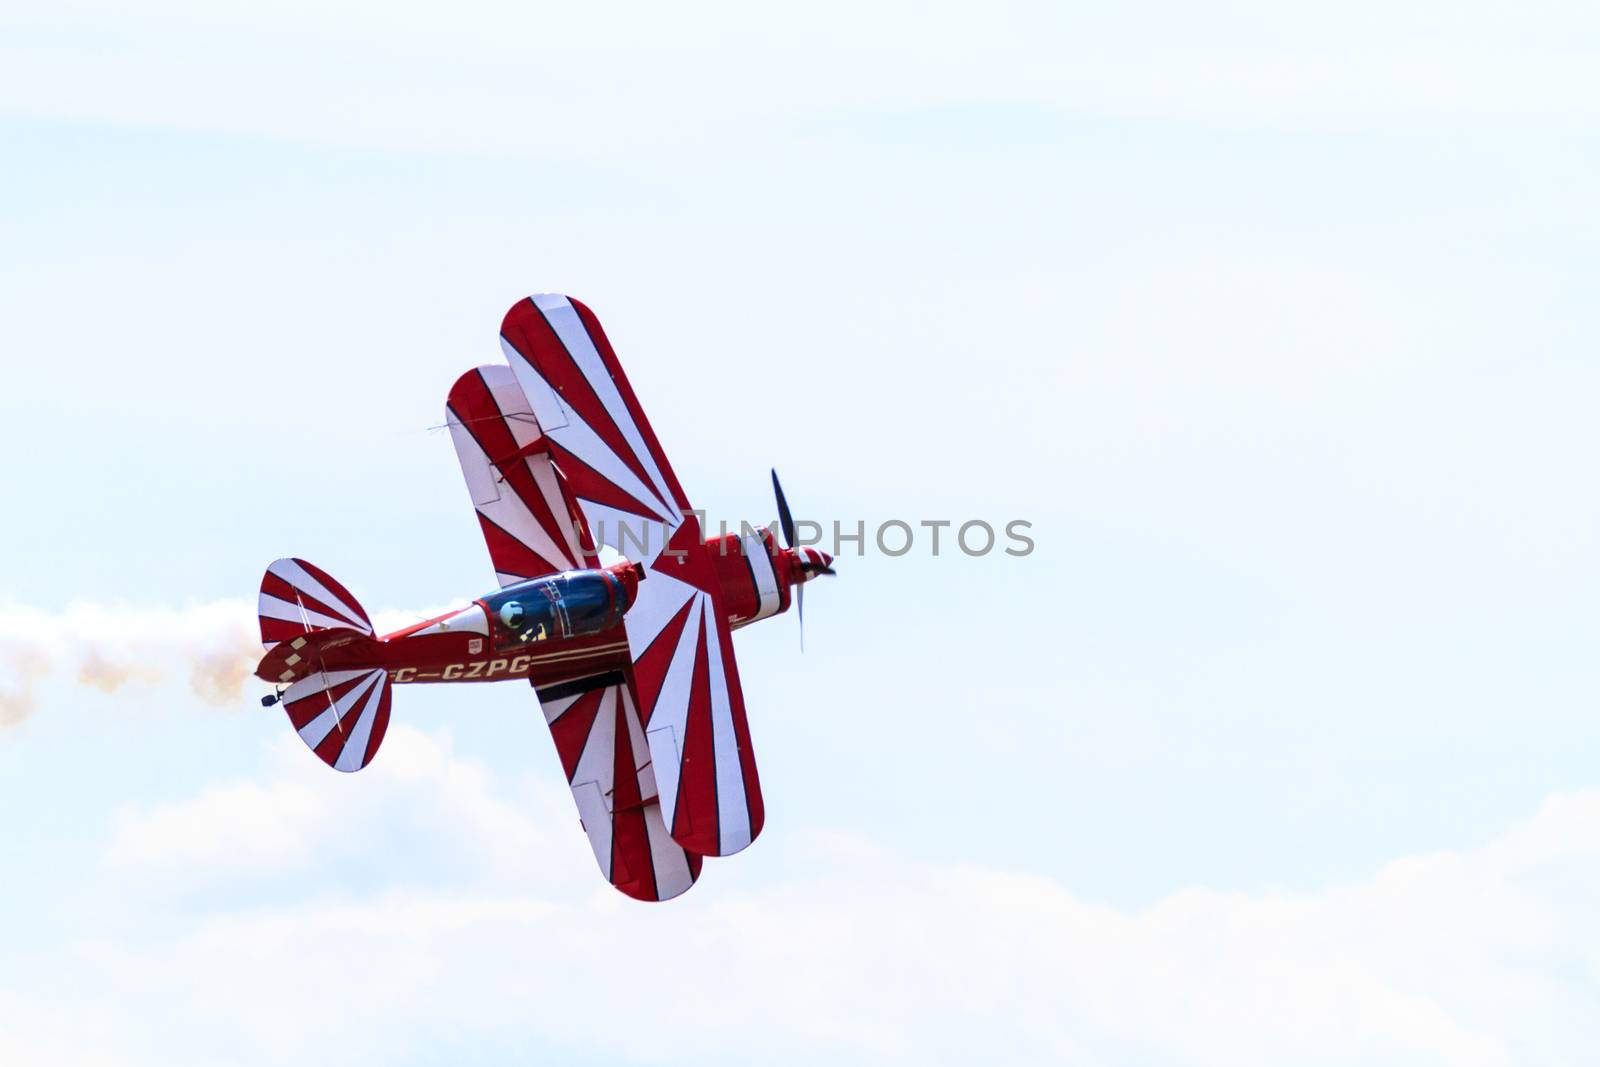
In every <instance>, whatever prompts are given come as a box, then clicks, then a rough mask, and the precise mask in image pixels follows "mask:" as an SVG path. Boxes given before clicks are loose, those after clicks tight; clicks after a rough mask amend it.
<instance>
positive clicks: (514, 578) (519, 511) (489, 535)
mask: <svg viewBox="0 0 1600 1067" xmlns="http://www.w3.org/2000/svg"><path fill="white" fill-rule="evenodd" d="M445 422H446V424H447V425H448V426H449V427H450V437H451V439H452V440H453V441H454V442H455V446H456V458H457V459H459V460H460V461H461V473H462V474H463V475H465V476H466V481H467V489H468V491H469V492H470V493H471V494H472V506H473V507H474V508H476V509H477V513H478V525H479V526H480V527H481V528H482V530H483V539H484V542H485V543H486V544H487V545H488V546H489V557H490V559H492V560H493V561H494V569H495V576H496V577H497V578H498V579H499V582H500V585H501V586H502V587H504V586H507V585H512V584H514V583H516V582H520V581H525V580H526V579H529V578H539V577H542V576H544V575H546V574H555V573H557V572H559V571H565V570H573V569H576V568H580V567H593V566H596V565H597V564H596V560H595V556H594V553H593V552H592V551H585V549H584V547H583V546H584V545H585V544H587V543H589V542H588V535H587V532H586V531H585V530H584V529H583V528H582V524H583V520H582V518H581V517H580V516H578V515H577V514H576V513H575V512H574V510H573V505H572V502H571V501H570V500H569V499H568V497H567V493H566V490H565V488H564V487H563V485H562V482H561V476H560V475H559V474H558V473H557V471H556V469H555V467H554V465H553V464H552V463H551V460H550V455H549V452H548V450H547V449H546V447H545V444H546V443H545V440H544V437H543V435H542V434H541V432H540V429H539V423H538V421H537V420H536V419H535V418H534V415H533V412H532V411H531V410H530V409H529V407H528V402H527V400H526V399H525V397H524V395H523V392H522V389H521V387H520V386H519V385H518V384H517V381H516V378H515V377H513V375H512V372H511V370H510V368H508V367H499V366H490V367H479V368H477V369H476V370H470V371H468V372H467V373H465V374H463V375H462V376H461V377H460V378H459V379H457V381H456V384H455V385H454V386H453V387H452V388H451V390H450V398H449V400H448V401H447V403H446V405H445Z"/></svg>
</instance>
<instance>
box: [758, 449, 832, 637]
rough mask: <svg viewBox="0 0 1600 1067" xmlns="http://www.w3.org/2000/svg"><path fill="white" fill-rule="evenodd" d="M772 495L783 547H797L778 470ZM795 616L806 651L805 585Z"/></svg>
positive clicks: (823, 570)
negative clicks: (776, 505)
mask: <svg viewBox="0 0 1600 1067" xmlns="http://www.w3.org/2000/svg"><path fill="white" fill-rule="evenodd" d="M772 494H773V495H774V496H776V497H777V498H778V525H779V526H780V527H781V528H782V529H783V545H784V547H785V548H793V547H795V545H794V542H795V527H794V515H793V514H792V513H791V512H790V511H789V501H788V498H786V497H785V496H784V495H783V483H781V482H779V481H778V472H777V470H776V469H774V470H773V472H772ZM800 567H801V569H802V570H804V571H809V572H810V573H812V574H827V575H833V574H836V573H837V572H836V571H835V570H834V569H833V567H832V566H827V567H817V566H815V565H814V564H810V563H806V562H804V561H802V562H801V564H800ZM794 608H795V616H796V617H797V618H798V619H799V621H800V651H802V652H804V651H805V650H806V587H805V585H804V583H802V584H800V585H797V586H795V589H794Z"/></svg>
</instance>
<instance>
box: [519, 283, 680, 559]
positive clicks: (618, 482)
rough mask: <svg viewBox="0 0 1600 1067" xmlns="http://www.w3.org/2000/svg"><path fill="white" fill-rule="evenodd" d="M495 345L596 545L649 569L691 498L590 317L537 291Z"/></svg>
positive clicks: (570, 302)
mask: <svg viewBox="0 0 1600 1067" xmlns="http://www.w3.org/2000/svg"><path fill="white" fill-rule="evenodd" d="M500 339H501V347H502V348H503V349H504V350H505V354H506V360H507V362H509V363H510V364H511V369H512V371H513V372H514V373H515V374H516V378H517V382H518V384H520V385H521V386H522V392H523V395H524V396H525V397H526V398H527V403H528V406H529V408H530V410H531V411H532V412H533V415H534V417H535V418H536V419H537V420H538V424H539V426H540V428H541V429H542V430H543V432H544V434H545V436H546V438H547V439H548V442H549V444H550V452H551V455H552V456H553V458H554V459H555V462H556V465H557V466H558V467H559V468H560V470H561V474H562V476H563V477H564V478H565V479H566V483H567V485H568V486H569V487H570V489H571V490H572V495H573V497H574V498H575V499H576V500H577V502H578V506H579V508H580V509H581V510H582V511H583V514H584V517H585V518H586V519H588V522H589V532H590V533H591V534H592V535H593V537H594V539H595V541H594V543H596V544H603V545H609V546H611V547H612V548H614V549H616V550H617V551H619V552H621V553H622V554H623V555H625V556H627V557H628V558H630V559H635V560H638V561H639V562H641V563H648V562H650V561H651V560H652V559H654V558H655V557H656V556H657V555H659V554H660V552H661V551H662V549H663V548H664V547H665V545H666V542H667V540H668V538H670V537H671V536H672V534H673V532H674V531H676V530H677V529H678V528H679V527H680V526H681V525H682V523H683V521H684V513H685V512H686V511H688V510H689V501H688V499H687V498H686V497H685V496H684V494H683V490H682V488H681V487H680V486H679V485H678V480H677V478H676V477H674V475H673V473H672V468H671V467H670V466H669V465H668V463H667V458H666V455H665V454H664V453H663V452H662V450H661V445H660V443H659V442H658V441H657V440H656V436H655V433H654V431H652V430H651V429H650V424H649V423H648V422H646V421H645V418H644V412H643V411H642V410H641V409H640V407H639V402H638V400H637V398H635V397H634V395H633V389H632V388H631V387H630V386H629V385H628V380H627V378H626V377H625V376H624V375H623V373H622V368H621V365H620V364H619V363H618V362H617V357H616V354H615V353H614V352H613V351H612V350H611V344H610V342H609V341H607V340H606V336H605V334H604V333H603V332H602V331H601V329H600V323H599V322H598V321H597V320H596V319H595V317H594V314H593V313H592V312H591V311H590V310H589V309H588V308H587V307H585V306H584V305H582V304H581V303H579V302H578V301H576V300H569V299H568V298H567V297H565V296H560V295H557V294H540V295H538V296H533V297H530V298H528V299H527V300H523V301H520V302H519V303H517V304H516V305H515V306H513V307H512V309H511V310H510V311H509V312H507V313H506V317H505V321H504V322H503V323H502V324H501V328H500Z"/></svg>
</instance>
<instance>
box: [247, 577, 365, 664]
mask: <svg viewBox="0 0 1600 1067" xmlns="http://www.w3.org/2000/svg"><path fill="white" fill-rule="evenodd" d="M256 612H257V614H258V615H259V616H260V618H261V643H262V644H263V645H266V646H267V647H268V648H271V647H272V646H273V645H275V644H277V643H278V642H280V641H288V640H290V639H292V638H295V637H304V636H305V635H307V634H311V633H315V632H317V631H318V630H331V629H335V628H337V627H348V628H349V629H352V630H355V631H356V632H357V633H362V634H365V635H367V636H368V637H371V636H372V620H371V619H368V618H367V613H366V612H365V611H363V610H361V605H360V603H358V602H357V601H356V598H355V597H353V596H351V595H350V590H348V589H346V588H345V587H344V586H342V585H340V584H339V583H338V582H336V581H334V580H333V579H332V578H330V577H329V576H328V575H327V574H326V573H325V572H324V571H322V570H320V569H319V568H317V567H313V566H312V565H311V564H309V563H307V562H306V561H305V560H303V559H280V560H275V561H274V562H273V564H272V566H270V567H268V568H267V573H266V574H264V575H262V576H261V598H260V600H258V601H257V606H256Z"/></svg>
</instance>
